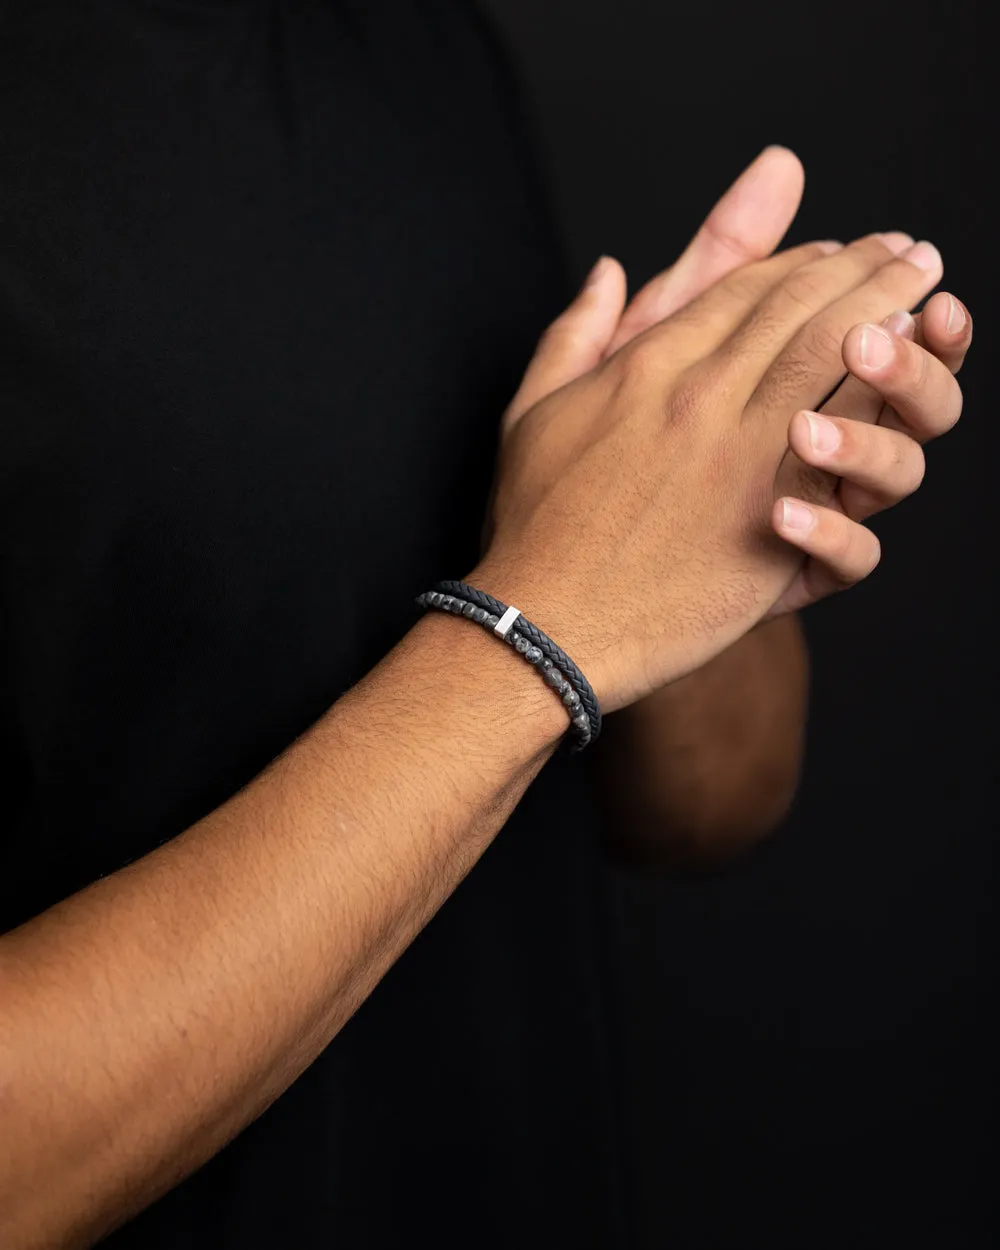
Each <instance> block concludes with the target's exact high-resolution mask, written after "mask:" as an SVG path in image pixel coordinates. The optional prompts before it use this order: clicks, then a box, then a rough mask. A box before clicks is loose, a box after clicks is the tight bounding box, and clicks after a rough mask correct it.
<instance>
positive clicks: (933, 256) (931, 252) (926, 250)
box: [903, 239, 942, 273]
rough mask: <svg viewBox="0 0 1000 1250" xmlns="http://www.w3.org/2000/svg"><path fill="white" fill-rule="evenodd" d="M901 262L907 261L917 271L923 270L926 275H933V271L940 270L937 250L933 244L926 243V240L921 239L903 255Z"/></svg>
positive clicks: (939, 256)
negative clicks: (914, 266)
mask: <svg viewBox="0 0 1000 1250" xmlns="http://www.w3.org/2000/svg"><path fill="white" fill-rule="evenodd" d="M903 260H908V261H909V262H910V264H911V265H916V267H917V268H918V269H923V270H924V271H925V272H926V273H933V271H934V270H935V269H941V268H942V264H941V253H940V252H939V251H938V250H937V248H936V247H935V246H934V244H933V243H928V242H927V240H926V239H921V241H920V242H919V243H914V245H913V246H912V247H911V248H910V249H909V251H907V252H904V253H903Z"/></svg>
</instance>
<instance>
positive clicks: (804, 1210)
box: [490, 0, 1000, 1250]
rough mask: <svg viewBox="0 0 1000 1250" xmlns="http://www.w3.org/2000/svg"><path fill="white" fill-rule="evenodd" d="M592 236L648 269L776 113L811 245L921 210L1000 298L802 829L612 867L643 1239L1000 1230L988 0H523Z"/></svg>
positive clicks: (566, 199)
mask: <svg viewBox="0 0 1000 1250" xmlns="http://www.w3.org/2000/svg"><path fill="white" fill-rule="evenodd" d="M490 8H491V9H492V11H493V13H494V15H495V16H496V17H497V19H498V20H499V22H500V24H501V27H502V29H503V30H504V32H505V35H506V38H507V40H508V42H509V44H510V45H511V47H512V49H513V51H514V54H515V57H516V59H517V60H518V62H519V64H520V67H521V69H522V71H523V77H524V80H525V85H526V90H527V93H528V98H529V101H530V105H531V109H532V112H533V114H534V116H535V119H536V122H537V125H538V131H539V142H540V144H541V147H542V152H543V156H544V161H545V166H546V169H547V171H548V176H549V179H550V183H551V187H552V191H553V195H554V197H555V202H556V206H557V211H558V214H559V216H560V218H561V221H562V224H563V228H564V232H565V239H566V245H567V248H568V251H569V255H570V257H571V259H572V262H573V265H574V268H575V269H576V270H577V271H578V272H579V273H580V274H582V273H583V271H584V270H585V268H586V266H587V265H588V264H589V263H590V262H591V261H592V260H593V258H594V257H595V256H596V255H597V254H598V253H600V252H605V251H606V252H610V253H612V254H614V255H616V256H618V257H619V258H620V259H621V260H622V261H623V262H624V263H625V265H626V268H627V270H628V272H629V275H630V279H631V281H632V284H633V286H635V285H637V284H639V283H640V282H642V281H644V280H645V279H646V278H647V277H648V276H649V275H650V274H652V273H653V272H655V271H656V270H658V269H659V268H661V267H662V266H663V265H664V264H665V263H667V262H668V261H669V260H670V259H671V258H672V257H673V256H675V255H676V253H677V251H678V250H679V248H680V246H681V245H682V244H683V242H684V241H685V240H686V239H687V237H688V236H689V235H690V234H691V233H692V231H693V230H694V228H695V227H696V225H697V224H698V222H699V221H700V219H701V217H702V215H703V213H704V212H705V210H706V209H707V208H708V207H709V205H710V204H711V202H712V200H713V199H714V197H715V196H716V195H717V194H718V192H720V191H721V190H722V189H723V187H724V186H725V185H726V183H727V182H728V181H729V179H730V177H731V176H732V175H734V174H735V173H736V172H737V171H738V170H739V169H740V168H741V167H742V166H743V165H744V164H745V163H746V162H747V161H748V160H749V159H751V158H752V157H753V155H754V154H755V153H756V151H757V150H759V149H760V148H761V147H763V146H764V145H765V144H767V143H771V142H781V143H785V144H787V145H789V146H790V147H792V148H794V149H795V150H796V151H797V152H798V153H799V154H800V156H801V157H802V158H803V160H804V162H805V165H806V169H807V178H808V186H807V192H806V200H805V204H804V207H803V210H802V214H801V216H800V218H799V220H798V222H797V223H796V226H795V227H794V231H793V235H792V236H791V238H792V241H799V240H803V239H806V238H825V237H835V238H853V237H855V236H857V235H859V234H862V233H864V232H867V231H869V230H878V229H903V230H907V231H909V232H910V233H911V234H913V235H914V236H916V237H918V238H922V237H928V238H930V239H932V240H933V241H934V242H936V243H937V244H938V246H939V247H940V248H941V250H942V252H943V254H944V258H945V266H946V270H947V278H946V285H947V287H948V288H949V289H952V290H954V291H955V292H956V293H957V294H958V295H960V296H961V298H963V299H964V300H965V301H966V303H967V304H968V305H969V306H970V308H971V309H972V311H973V314H974V316H975V317H976V337H977V346H976V349H975V350H974V358H973V360H972V361H971V363H970V365H969V366H968V367H967V369H966V371H965V373H964V374H963V382H964V389H965V393H966V413H965V417H964V420H963V422H962V423H961V424H960V425H959V427H958V428H957V430H956V431H955V432H953V433H952V434H951V435H950V436H949V437H948V438H947V439H945V440H943V441H942V442H941V443H939V444H937V445H935V446H934V447H933V448H932V449H931V454H930V457H929V472H928V478H927V481H926V483H925V485H924V487H923V489H922V491H921V492H920V494H919V495H918V496H917V497H915V498H914V499H912V500H910V501H908V502H907V503H906V504H904V505H903V506H901V507H900V508H899V509H898V510H897V511H895V512H893V513H892V514H889V515H887V516H885V517H884V518H882V519H880V520H879V521H878V522H877V525H876V528H877V529H878V532H879V534H880V536H881V538H882V540H883V548H884V556H883V565H882V567H881V568H880V569H879V571H878V572H877V573H876V574H875V576H874V577H873V579H872V580H871V581H870V582H868V583H867V584H866V585H864V586H863V587H861V588H858V589H856V590H854V591H852V592H851V593H850V594H848V595H846V596H842V597H841V598H840V599H838V600H836V601H831V602H829V603H828V604H825V605H823V606H821V607H818V608H814V609H813V610H812V611H811V612H810V613H809V614H808V622H807V623H808V630H809V634H810V641H811V644H812V650H813V656H814V668H815V671H814V685H813V707H812V720H811V729H810V749H809V758H808V765H807V770H806V774H805V777H804V781H803V786H802V790H801V794H800V798H799V801H798V803H797V806H796V809H795V811H794V813H793V814H792V817H791V818H790V819H789V821H788V822H787V825H786V827H785V828H784V829H783V830H782V831H781V832H780V834H779V836H778V837H777V838H776V839H775V840H773V841H772V842H771V843H770V844H768V845H767V846H766V847H765V848H763V849H762V850H760V851H758V852H756V853H755V854H753V855H752V856H750V857H749V858H747V859H745V860H744V861H742V862H741V863H740V864H739V865H737V866H736V867H734V868H732V869H731V870H729V871H728V872H726V873H724V874H722V875H720V876H718V877H715V878H713V879H711V880H703V881H697V882H692V881H687V882H680V881H669V880H664V879H651V878H639V877H636V876H633V875H630V874H628V873H626V872H620V873H615V874H613V875H612V877H611V879H610V884H609V906H610V909H611V913H612V921H613V927H614V932H615V934H616V951H615V967H613V968H612V969H611V970H610V971H611V975H612V980H613V981H614V983H615V984H616V985H618V986H619V987H620V988H619V992H620V994H621V997H622V1001H621V1011H622V1018H623V1022H624V1030H623V1038H624V1041H623V1053H622V1055H621V1080H622V1082H623V1092H624V1094H625V1098H624V1104H625V1106H626V1107H627V1109H628V1112H627V1113H628V1118H629V1123H628V1126H627V1127H628V1133H627V1141H628V1146H629V1152H630V1156H631V1157H630V1159H629V1172H630V1175H631V1178H632V1185H633V1194H632V1205H633V1209H634V1212H635V1222H636V1230H635V1232H636V1239H637V1242H638V1244H639V1245H641V1246H643V1247H654V1246H655V1247H669V1248H670V1250H680V1248H687V1247H690V1248H691V1250H729V1248H737V1247H739V1248H743V1247H765V1246H766V1247H785V1246H787V1247H796V1248H799V1247H801V1248H802V1250H805V1248H807V1247H808V1248H809V1250H816V1248H824V1247H828V1246H829V1247H833V1246H836V1247H843V1246H852V1247H869V1246H871V1247H875V1246H878V1247H890V1246H891V1247H896V1246H914V1245H927V1246H935V1247H948V1248H955V1250H973V1248H974V1250H978V1248H980V1247H992V1246H997V1245H1000V1219H998V1213H997V1201H996V1196H995V1195H996V1191H997V1188H998V1181H997V1176H998V1175H1000V1170H998V1168H997V1165H996V1161H995V1160H994V1158H993V1155H994V1151H993V1140H994V1136H995V1132H996V1126H997V1100H996V1088H997V1087H996V1081H995V1069H996V1053H997V1048H996V1041H997V1037H996V1031H995V1028H994V1026H992V1024H991V1023H990V1020H989V1016H990V1008H991V1005H992V1000H993V999H994V997H995V981H994V966H995V965H994V959H995V957H994V955H993V953H992V951H991V949H990V946H991V940H992V939H993V938H995V933H994V932H993V931H994V930H995V928H996V903H995V897H996V883H995V874H994V862H995V855H994V842H995V839H996V833H997V819H996V814H995V813H996V800H997V786H996V768H995V765H994V751H995V746H996V733H995V730H994V714H993V709H994V688H995V678H996V665H995V659H994V656H995V646H994V640H993V636H992V634H993V631H992V628H991V625H992V619H991V614H990V601H991V595H992V592H993V590H994V586H995V582H996V568H997V560H996V555H995V544H996V540H997V524H996V517H995V512H996V492H995V482H996V475H997V471H996V460H995V456H996V452H997V438H996V432H995V423H996V420H997V416H996V412H995V404H994V401H993V396H992V394H991V389H990V385H989V384H990V381H991V370H992V368H993V362H994V360H995V353H996V348H995V342H996V337H995V336H996V330H997V325H996V316H995V312H994V308H993V306H992V305H993V302H994V290H995V283H996V278H997V262H996V240H995V235H994V232H993V229H992V219H993V217H994V213H993V204H992V202H991V196H990V180H991V177H992V174H993V169H992V165H993V163H994V161H995V156H996V140H995V137H994V136H995V128H996V112H995V109H994V107H993V94H994V93H993V84H994V80H995V68H994V61H995V50H994V48H993V46H992V44H991V41H990V40H989V39H988V38H987V30H986V28H985V19H986V15H987V13H988V11H989V7H988V6H987V4H986V3H985V0H983V2H982V3H965V4H959V5H958V6H957V8H954V9H952V10H951V11H949V10H948V9H947V8H946V7H945V6H942V5H940V4H936V5H931V4H927V3H923V2H920V3H911V4H909V5H906V6H900V5H896V4H890V3H888V0H868V2H867V3H865V4H863V5H843V6H835V7H834V6H827V5H815V4H808V3H804V2H802V0H800V2H799V3H791V2H790V0H782V2H781V3H777V4H763V5H756V6H751V5H745V6H744V5H741V6H739V7H737V6H731V7H724V6H721V5H719V4H711V3H701V4H685V5H678V4H671V3H654V2H653V0H492V3H491V4H490Z"/></svg>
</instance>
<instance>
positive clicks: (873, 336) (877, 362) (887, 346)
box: [861, 326, 893, 369]
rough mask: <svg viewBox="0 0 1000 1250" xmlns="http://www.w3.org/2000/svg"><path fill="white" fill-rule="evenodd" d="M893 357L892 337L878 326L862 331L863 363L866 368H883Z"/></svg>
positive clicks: (868, 327)
mask: <svg viewBox="0 0 1000 1250" xmlns="http://www.w3.org/2000/svg"><path fill="white" fill-rule="evenodd" d="M892 357H893V346H892V339H891V338H889V336H888V334H886V332H885V331H884V330H882V329H880V328H879V327H878V326H865V327H864V329H863V330H862V331H861V363H862V364H863V365H864V366H865V368H866V369H882V368H884V367H885V366H886V365H887V364H888V363H889V361H890V360H892Z"/></svg>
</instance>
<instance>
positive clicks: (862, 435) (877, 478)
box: [788, 412, 925, 521]
mask: <svg viewBox="0 0 1000 1250" xmlns="http://www.w3.org/2000/svg"><path fill="white" fill-rule="evenodd" d="M788 444H789V446H790V447H791V449H792V451H794V452H795V454H796V455H797V456H798V457H799V459H800V460H802V461H803V462H804V463H805V464H807V465H811V466H813V467H815V468H818V469H823V470H825V471H826V472H828V473H833V474H835V475H836V476H837V477H839V478H842V479H843V482H842V484H841V498H842V502H843V500H844V499H845V497H849V499H850V505H849V506H845V507H844V511H845V513H846V514H847V516H848V517H850V519H851V520H853V521H863V520H864V519H865V518H866V517H869V516H872V515H873V514H874V513H876V512H881V511H882V510H883V509H884V508H891V507H892V506H893V504H897V503H899V501H900V500H901V499H905V498H906V497H907V495H912V494H913V492H914V491H915V490H916V489H917V487H918V486H919V485H920V483H921V482H922V481H923V478H924V468H925V465H924V453H923V451H922V450H921V448H920V446H919V445H918V444H917V443H916V442H914V440H913V439H912V438H910V437H909V435H907V434H903V433H901V432H900V431H899V430H890V429H886V428H885V426H881V425H870V424H868V423H866V422H863V421H849V420H846V419H844V418H842V417H827V416H823V415H821V414H820V413H817V412H797V413H796V414H795V416H794V417H793V418H792V420H791V423H790V425H789V429H788ZM848 486H849V487H851V488H852V489H851V491H850V492H849V493H848V494H846V495H845V490H844V488H845V487H848Z"/></svg>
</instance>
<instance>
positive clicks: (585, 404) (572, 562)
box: [469, 149, 972, 711]
mask: <svg viewBox="0 0 1000 1250" xmlns="http://www.w3.org/2000/svg"><path fill="white" fill-rule="evenodd" d="M801 189H802V183H801V167H800V166H799V164H798V161H797V160H796V158H795V157H793V156H792V154H791V153H789V152H787V151H785V150H784V149H768V150H767V151H765V152H764V153H763V154H762V156H761V157H759V158H758V160H757V161H756V162H755V163H754V165H752V166H751V167H750V169H749V170H748V171H746V173H744V175H743V176H742V177H741V179H740V180H739V181H738V182H737V183H736V184H734V186H733V188H731V189H730V191H729V192H728V193H727V195H726V196H725V197H723V199H722V200H721V201H720V202H719V204H717V205H716V207H715V209H714V210H713V212H712V214H710V216H709V218H708V219H707V221H706V223H705V226H704V227H703V228H702V230H701V231H700V232H699V234H698V235H697V236H696V237H695V239H694V240H693V242H692V244H691V245H690V247H689V248H688V250H687V251H686V252H685V254H684V255H683V256H682V257H681V259H680V260H679V261H678V262H677V264H676V265H674V266H673V267H672V268H671V269H669V270H667V271H666V272H665V273H664V274H661V275H659V276H658V277H657V278H655V279H654V280H653V281H652V282H651V283H649V284H648V285H647V286H646V287H645V288H644V289H643V290H642V291H640V292H639V293H638V294H637V295H636V297H635V298H634V299H633V300H632V301H631V303H630V304H629V305H628V307H625V278H624V274H623V272H622V270H621V266H620V265H618V264H617V262H615V261H613V260H611V259H609V258H604V259H602V261H600V262H599V263H598V265H597V266H596V267H595V269H594V271H593V272H592V273H591V275H590V278H589V279H588V282H587V284H586V285H585V287H584V289H583V290H582V291H581V293H580V295H579V296H578V297H577V299H576V300H575V301H574V303H573V304H572V305H571V306H570V307H569V308H568V309H567V310H566V312H565V313H564V314H563V315H562V316H561V317H559V318H558V319H557V320H556V321H555V322H554V323H553V325H552V326H551V327H550V328H549V330H548V331H547V332H546V334H545V335H544V336H543V339H542V341H541V343H540V345H539V348H538V351H537V353H536V355H535V357H534V359H533V360H532V362H531V364H530V366H529V368H528V371H527V373H526V374H525V378H524V381H523V383H522V386H521V388H520V389H519V391H518V394H517V396H515V398H514V400H513V402H512V403H511V405H510V407H509V409H508V411H507V412H506V414H505V416H504V420H503V423H502V430H501V444H500V455H499V460H498V469H497V479H496V483H495V490H494V497H493V501H492V504H491V512H490V517H489V531H490V542H489V545H488V548H487V551H486V554H485V556H484V558H483V561H482V563H481V564H480V566H479V567H478V568H477V569H476V570H475V571H474V572H473V573H472V574H470V575H469V577H470V579H472V580H478V581H479V582H480V584H483V585H484V586H485V587H486V588H488V589H490V590H491V592H492V593H494V594H496V595H498V596H499V597H501V598H504V599H506V600H507V601H509V602H515V603H517V605H518V606H519V607H520V608H521V609H522V610H523V611H524V612H525V613H526V614H527V615H529V616H530V617H532V618H533V619H534V620H536V622H537V623H538V624H539V625H540V626H541V627H542V628H543V629H546V630H547V631H548V632H550V633H551V634H552V635H553V636H555V637H556V638H558V639H559V640H560V641H561V642H562V644H563V645H564V646H565V647H566V649H567V650H569V651H570V653H571V654H572V655H573V656H574V658H575V659H576V660H577V662H578V663H579V664H580V665H581V667H582V668H583V669H584V671H585V672H586V673H587V674H588V676H589V677H590V680H591V682H592V684H593V685H594V688H595V690H596V692H597V694H598V697H599V698H600V700H601V702H602V705H603V706H604V707H605V708H606V709H607V710H609V711H611V710H614V709H615V708H617V707H622V706H624V705H626V704H628V703H631V702H633V701H634V700H636V699H639V698H642V697H643V696H644V695H646V694H648V693H651V692H652V691H653V690H655V689H657V688H658V687H659V686H661V685H663V684H665V683H666V682H669V681H672V680H675V679H676V678H678V677H681V676H683V675H685V674H686V673H689V672H691V671H693V670H694V669H696V668H698V667H700V666H701V665H702V664H704V663H705V662H706V661H708V660H709V659H711V658H712V657H713V656H714V655H716V654H718V653H719V652H720V651H721V650H723V649H724V648H725V647H726V646H728V645H730V644H731V643H733V642H735V641H736V640H737V639H738V638H739V637H740V636H742V635H743V634H744V633H745V632H746V631H747V630H748V629H750V628H752V627H753V626H754V625H755V624H757V623H759V622H760V621H762V620H765V619H768V618H770V617H773V616H775V615H779V614H781V613H784V612H788V611H793V610H795V609H798V608H801V607H803V606H805V605H806V604H809V603H811V602H814V601H815V600H816V599H818V598H820V597H822V596H824V595H826V594H829V593H831V592H832V591H834V590H838V589H842V588H844V587H845V586H848V585H851V584H853V583H855V582H857V581H858V580H860V579H861V578H863V577H865V576H866V575H867V574H868V573H869V572H870V571H871V570H872V569H873V568H874V567H875V565H876V563H877V562H878V559H879V545H878V540H877V539H876V537H875V535H874V534H873V533H872V532H871V530H869V529H868V528H866V527H865V526H864V525H863V524H862V522H863V521H864V520H866V519H867V518H868V517H870V516H871V515H873V514H874V513H875V512H878V511H879V510H881V509H883V508H886V507H888V506H890V505H892V504H894V503H896V502H898V501H899V500H900V499H902V498H903V497H905V496H906V495H908V494H910V493H911V492H912V491H913V490H914V489H916V487H917V486H918V485H919V484H920V482H921V480H922V477H923V473H924V459H923V452H922V449H921V444H923V443H924V442H926V441H927V440H928V439H930V438H933V437H935V436H936V435H938V434H941V433H943V432H944V431H945V430H947V429H949V428H950V427H951V426H952V425H953V424H954V423H955V421H956V420H957V419H958V416H959V414H960V412H961V391H960V389H959V386H958V383H957V381H956V380H955V377H954V374H955V372H956V371H957V370H958V368H959V367H960V365H961V363H962V360H963V358H964V355H965V352H966V350H967V348H968V345H969V342H970V340H971V333H972V326H971V319H970V317H969V315H968V313H967V311H966V309H965V308H964V306H963V305H962V304H961V303H960V302H959V301H958V300H957V299H955V298H954V297H953V296H951V295H949V294H946V293H940V294H938V295H935V296H934V297H933V298H932V299H930V300H929V301H928V302H927V304H926V306H925V308H924V310H923V312H922V314H921V315H920V316H919V317H917V318H914V317H913V316H911V315H910V313H909V312H908V311H907V310H908V309H912V308H913V307H915V306H916V305H917V304H918V303H919V302H920V301H921V300H922V299H924V298H925V297H926V296H927V295H928V293H929V292H930V291H931V290H933V288H934V287H935V286H936V285H937V283H938V282H939V281H940V278H941V273H942V265H941V259H940V256H939V255H938V253H937V250H936V249H935V248H934V247H933V246H931V245H930V244H928V243H916V244H914V243H913V240H912V239H910V238H909V237H908V236H906V235H903V234H896V233H893V234H878V235H871V236H868V237H866V238H862V239H859V240H857V241H855V242H853V243H851V244H849V245H848V246H846V247H845V246H842V245H841V244H839V243H831V242H821V243H809V244H805V245H803V246H801V247H795V248H791V249H789V250H787V251H784V252H781V253H778V254H771V253H772V252H773V248H774V247H775V246H776V244H777V242H778V241H779V240H780V237H781V235H782V234H783V233H784V231H785V229H786V228H787V225H788V223H789V221H790V220H791V217H792V216H794V213H795V211H796V208H797V205H798V200H799V197H800V195H801Z"/></svg>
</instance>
